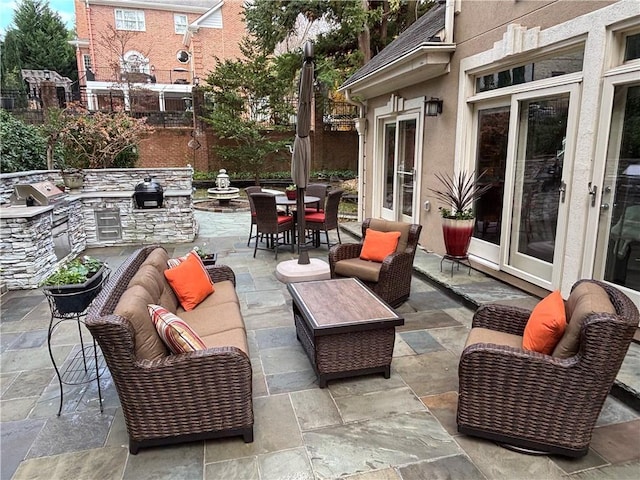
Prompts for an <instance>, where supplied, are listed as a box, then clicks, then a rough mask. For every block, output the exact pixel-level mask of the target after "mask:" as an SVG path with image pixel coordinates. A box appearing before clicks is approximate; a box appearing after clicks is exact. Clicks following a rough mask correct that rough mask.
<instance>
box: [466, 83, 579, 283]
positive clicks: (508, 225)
mask: <svg viewBox="0 0 640 480" xmlns="http://www.w3.org/2000/svg"><path fill="white" fill-rule="evenodd" d="M578 95H579V86H578V84H572V85H566V86H561V87H551V88H545V89H538V90H533V91H529V92H523V93H518V94H513V95H511V96H509V97H506V98H503V100H496V101H493V102H492V103H487V104H483V105H477V106H476V108H475V121H474V122H475V123H474V125H475V144H476V148H475V153H476V155H475V165H474V169H475V170H477V171H478V173H479V172H485V176H484V177H483V179H482V180H483V181H484V182H489V183H491V184H492V188H491V189H490V190H489V191H488V192H487V193H486V194H485V196H484V197H483V198H482V199H481V200H480V201H478V202H476V205H475V209H476V213H477V222H476V227H475V231H474V238H473V241H472V244H471V248H470V253H471V254H472V255H473V256H474V257H476V259H479V260H484V261H486V262H487V263H489V264H494V265H497V266H498V268H500V269H501V270H504V271H506V272H508V273H510V274H512V275H515V276H517V277H520V278H523V279H525V280H527V281H528V282H531V283H534V284H536V285H539V286H541V287H545V288H557V287H558V286H559V283H560V279H561V269H562V262H563V251H564V239H565V236H566V225H567V215H568V211H569V208H568V207H569V197H568V193H569V192H568V189H569V187H568V185H570V184H571V181H570V179H571V171H572V161H571V159H572V158H573V140H572V139H573V138H575V130H576V127H577V126H576V123H577V122H576V118H577V108H578Z"/></svg>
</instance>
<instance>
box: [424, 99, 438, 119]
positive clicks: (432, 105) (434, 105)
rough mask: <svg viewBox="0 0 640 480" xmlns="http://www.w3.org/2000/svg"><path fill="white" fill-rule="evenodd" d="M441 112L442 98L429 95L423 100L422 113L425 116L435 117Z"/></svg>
mask: <svg viewBox="0 0 640 480" xmlns="http://www.w3.org/2000/svg"><path fill="white" fill-rule="evenodd" d="M441 113H442V100H440V99H439V98H435V97H431V98H430V99H429V100H425V102H424V115H425V117H436V116H438V115H440V114H441Z"/></svg>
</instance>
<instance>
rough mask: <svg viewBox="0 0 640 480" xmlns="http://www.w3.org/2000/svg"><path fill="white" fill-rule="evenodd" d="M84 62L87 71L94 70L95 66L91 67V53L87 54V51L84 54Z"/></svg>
mask: <svg viewBox="0 0 640 480" xmlns="http://www.w3.org/2000/svg"><path fill="white" fill-rule="evenodd" d="M82 63H83V65H84V71H85V72H88V71H89V70H93V68H92V67H91V55H87V54H86V53H85V54H84V55H82Z"/></svg>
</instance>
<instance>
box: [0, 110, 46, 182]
mask: <svg viewBox="0 0 640 480" xmlns="http://www.w3.org/2000/svg"><path fill="white" fill-rule="evenodd" d="M46 149H47V141H46V139H45V138H44V137H43V136H42V135H41V134H40V132H39V131H38V127H36V126H34V125H29V124H26V123H24V122H21V121H20V120H18V119H17V118H15V117H14V116H13V115H11V114H10V113H9V112H7V111H6V110H2V109H0V171H2V173H9V172H23V171H25V170H42V169H44V168H46Z"/></svg>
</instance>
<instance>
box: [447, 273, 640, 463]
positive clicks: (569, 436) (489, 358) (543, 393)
mask: <svg viewBox="0 0 640 480" xmlns="http://www.w3.org/2000/svg"><path fill="white" fill-rule="evenodd" d="M607 297H608V298H607ZM565 307H566V308H565V310H566V316H567V321H568V325H567V328H566V330H565V332H564V335H563V337H562V338H561V339H560V343H559V344H558V346H556V347H555V350H554V351H553V352H552V354H551V355H545V354H542V353H537V352H533V351H529V350H524V349H523V348H522V339H521V337H522V335H523V332H524V328H525V325H526V323H527V320H528V319H529V315H530V313H531V312H529V311H528V310H525V309H523V308H518V307H513V306H506V305H497V304H496V305H494V304H490V305H483V306H481V307H480V308H479V309H478V310H477V311H476V313H475V315H474V317H473V324H472V329H471V332H470V333H469V337H468V339H467V344H466V345H465V348H464V350H463V352H462V355H461V358H460V364H459V367H458V377H459V382H460V384H459V396H458V412H457V423H458V431H459V432H461V433H465V434H468V435H473V436H477V437H483V438H487V439H489V440H493V441H496V442H498V443H500V444H502V445H503V446H505V447H507V448H511V449H516V450H520V451H524V452H525V453H552V454H560V455H566V456H570V457H580V456H583V455H585V454H586V453H587V452H588V450H589V444H590V442H591V435H592V432H593V428H594V426H595V423H596V420H597V419H598V416H599V415H600V411H601V410H602V406H603V404H604V401H605V399H606V398H607V394H608V393H609V390H610V389H611V386H612V385H613V382H614V380H615V378H616V375H617V373H618V370H619V369H620V365H621V364H622V361H623V360H624V357H625V355H626V352H627V349H628V348H629V344H630V343H631V339H632V338H633V334H634V332H635V331H636V328H637V325H638V319H639V317H638V309H637V308H636V307H635V305H634V304H633V302H632V301H631V300H630V299H629V298H628V297H627V296H626V295H625V294H623V293H622V292H620V291H619V290H618V289H616V288H614V287H612V286H611V285H609V284H606V283H604V282H599V281H596V280H581V281H579V282H577V283H576V284H575V285H574V286H573V288H572V292H571V295H570V296H569V299H568V300H567V302H566V303H565ZM607 311H608V312H609V313H605V312H607ZM612 312H615V313H612ZM574 322H575V323H574ZM567 345H570V346H571V348H566V347H567Z"/></svg>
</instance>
